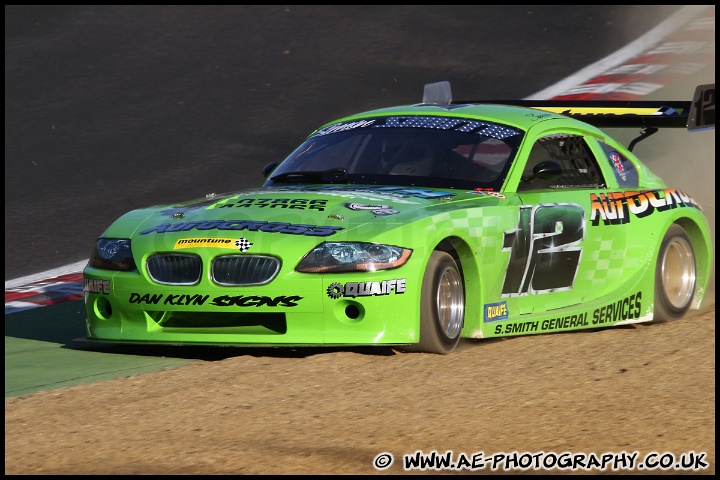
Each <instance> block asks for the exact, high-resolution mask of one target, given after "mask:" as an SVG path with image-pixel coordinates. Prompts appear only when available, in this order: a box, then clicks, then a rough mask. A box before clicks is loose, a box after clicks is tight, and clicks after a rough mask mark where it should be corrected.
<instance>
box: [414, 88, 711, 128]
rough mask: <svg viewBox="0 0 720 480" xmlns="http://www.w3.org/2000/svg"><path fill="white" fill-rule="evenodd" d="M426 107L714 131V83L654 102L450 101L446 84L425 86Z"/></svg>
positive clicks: (606, 124)
mask: <svg viewBox="0 0 720 480" xmlns="http://www.w3.org/2000/svg"><path fill="white" fill-rule="evenodd" d="M423 103H424V104H427V105H463V104H475V105H477V104H494V105H498V104H502V105H515V106H521V107H528V108H534V109H537V110H545V111H548V112H553V113H559V114H562V115H567V116H568V117H572V118H576V119H578V120H581V121H583V122H585V123H589V124H591V125H594V126H596V127H599V128H616V127H617V128H622V127H638V128H641V129H644V130H646V129H647V130H648V131H650V130H652V131H651V132H650V133H649V134H650V135H651V134H652V133H655V131H657V129H658V128H687V129H688V130H689V131H691V132H694V131H700V130H709V129H714V128H715V84H714V83H712V84H707V85H699V86H697V87H696V88H695V95H694V97H693V99H692V101H653V100H634V101H624V100H461V101H453V100H452V93H451V89H450V83H449V82H437V83H430V84H427V85H425V91H424V93H423Z"/></svg>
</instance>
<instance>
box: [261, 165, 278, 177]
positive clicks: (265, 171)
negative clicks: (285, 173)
mask: <svg viewBox="0 0 720 480" xmlns="http://www.w3.org/2000/svg"><path fill="white" fill-rule="evenodd" d="M277 166H278V162H272V163H268V164H267V165H265V166H264V167H263V169H262V174H263V177H267V176H268V175H270V174H271V173H272V171H273V170H275V167H277Z"/></svg>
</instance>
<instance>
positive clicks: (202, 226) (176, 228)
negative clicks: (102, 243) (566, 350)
mask: <svg viewBox="0 0 720 480" xmlns="http://www.w3.org/2000/svg"><path fill="white" fill-rule="evenodd" d="M342 229H343V227H325V226H318V225H304V224H292V223H285V222H266V221H263V220H208V221H195V222H177V223H163V224H161V225H157V226H154V227H150V228H148V229H147V230H143V231H142V232H140V235H147V234H149V233H175V232H189V231H191V230H200V231H204V230H233V231H235V230H248V231H250V232H267V233H285V234H288V235H307V236H313V237H327V236H330V235H334V234H335V233H337V232H338V231H340V230H342Z"/></svg>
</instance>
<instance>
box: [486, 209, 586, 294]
mask: <svg viewBox="0 0 720 480" xmlns="http://www.w3.org/2000/svg"><path fill="white" fill-rule="evenodd" d="M519 213H520V218H519V219H518V225H517V228H515V229H513V230H508V231H507V232H505V233H504V236H503V248H502V251H503V252H507V251H509V252H510V259H509V260H508V266H507V271H506V272H505V281H504V282H503V288H502V294H501V295H500V296H501V297H515V296H521V295H528V294H529V293H530V292H532V293H537V294H539V293H550V292H556V291H559V290H571V289H572V287H573V282H574V281H575V276H576V275H577V271H578V266H579V265H580V256H581V255H582V246H580V245H581V243H582V240H583V238H584V237H585V210H584V209H583V208H582V207H581V206H580V205H577V204H574V203H553V204H541V205H536V206H534V207H533V206H522V207H520V212H519Z"/></svg>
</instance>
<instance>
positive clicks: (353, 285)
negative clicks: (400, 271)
mask: <svg viewBox="0 0 720 480" xmlns="http://www.w3.org/2000/svg"><path fill="white" fill-rule="evenodd" d="M393 292H394V293H395V294H402V293H405V279H404V278H396V279H394V280H383V281H379V282H347V283H346V284H345V285H343V284H341V283H337V282H335V283H331V284H330V285H329V286H328V288H327V294H328V297H330V298H340V297H370V296H380V295H390V294H391V293H393Z"/></svg>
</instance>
